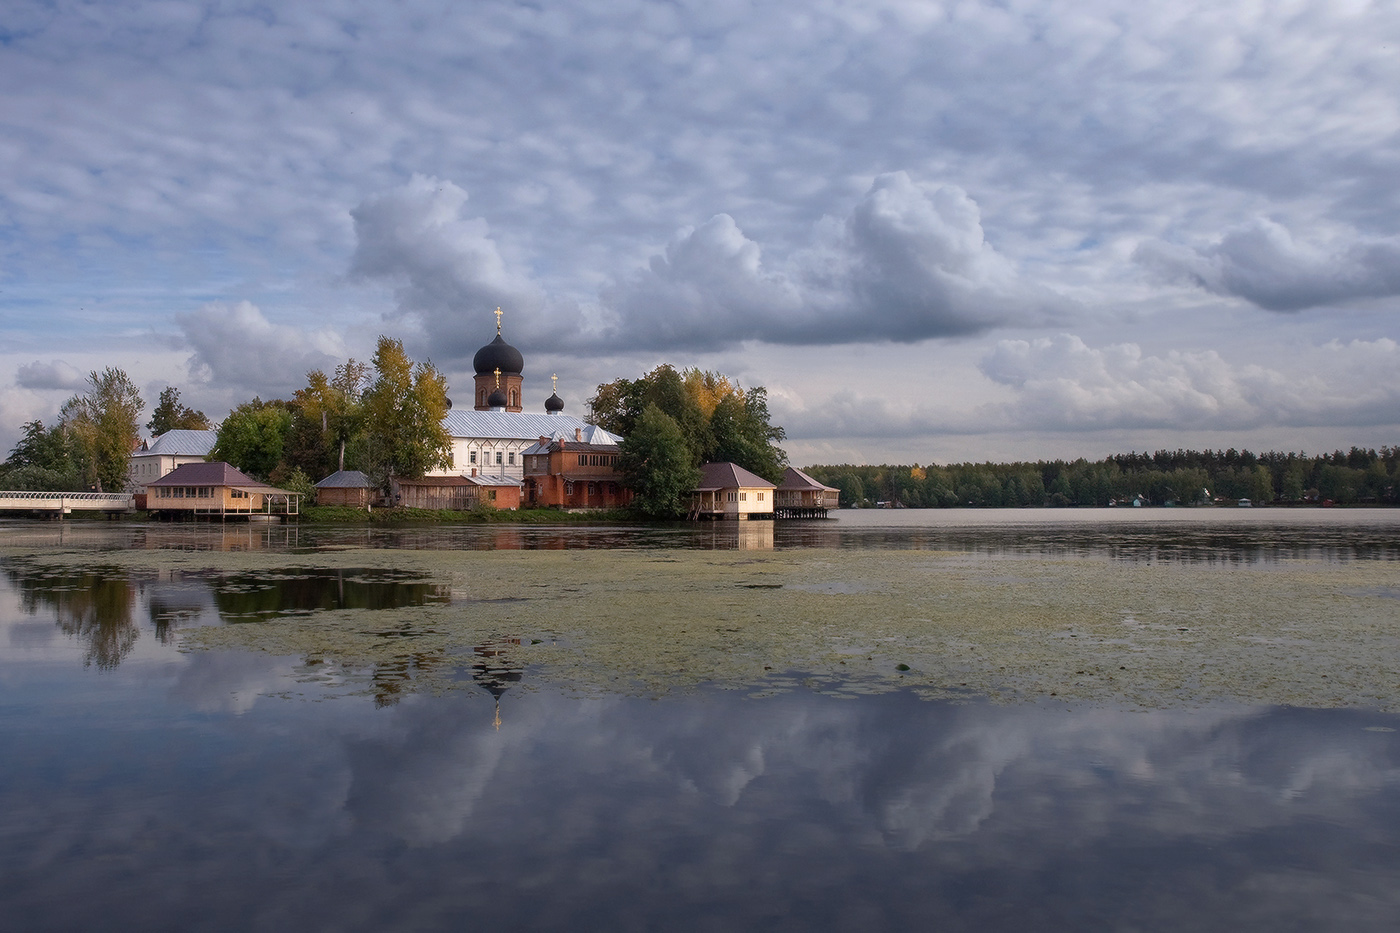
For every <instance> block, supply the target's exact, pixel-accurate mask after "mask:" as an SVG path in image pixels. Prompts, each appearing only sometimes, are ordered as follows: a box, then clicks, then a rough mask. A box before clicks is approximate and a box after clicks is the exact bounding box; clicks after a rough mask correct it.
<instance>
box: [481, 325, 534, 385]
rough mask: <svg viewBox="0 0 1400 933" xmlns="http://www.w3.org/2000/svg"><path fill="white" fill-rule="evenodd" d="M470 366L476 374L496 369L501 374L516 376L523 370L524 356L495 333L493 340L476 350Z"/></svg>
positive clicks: (488, 372)
mask: <svg viewBox="0 0 1400 933" xmlns="http://www.w3.org/2000/svg"><path fill="white" fill-rule="evenodd" d="M472 366H473V367H474V368H475V369H476V374H477V375H478V376H485V375H489V374H491V373H494V372H495V371H496V370H498V369H499V370H500V371H501V372H502V374H508V375H512V376H518V375H520V374H521V373H523V372H524V371H525V357H523V356H521V355H520V351H519V350H517V349H515V347H512V346H511V345H510V344H508V343H506V339H505V338H504V337H502V336H501V335H500V334H497V335H496V339H495V340H493V341H491V342H490V343H488V344H487V345H486V346H484V347H482V348H481V349H480V350H477V351H476V356H474V357H472Z"/></svg>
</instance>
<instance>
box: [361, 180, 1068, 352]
mask: <svg viewBox="0 0 1400 933" xmlns="http://www.w3.org/2000/svg"><path fill="white" fill-rule="evenodd" d="M466 203H467V192H466V191H464V190H462V189H461V188H460V187H458V186H457V185H455V184H452V183H451V182H444V181H440V180H438V179H435V178H427V177H424V176H414V178H413V179H412V180H411V181H410V182H409V183H408V184H406V185H404V186H402V187H400V188H396V189H393V190H391V191H388V192H385V193H383V194H380V195H376V196H375V197H372V198H369V199H367V200H366V201H364V202H363V203H362V204H361V205H360V206H359V207H357V208H355V209H354V210H353V211H352V212H351V214H352V216H353V217H354V220H355V232H356V237H357V246H356V249H355V254H354V256H353V258H352V260H351V274H352V275H353V276H356V277H361V278H366V279H380V278H382V279H388V280H391V281H393V282H395V283H396V298H397V301H398V306H399V311H400V312H401V313H404V314H411V315H416V316H418V317H419V318H420V319H421V320H422V321H423V322H424V329H425V331H427V333H428V334H429V335H430V337H431V338H432V343H433V345H434V346H440V347H442V346H445V347H447V348H449V349H450V350H454V351H455V352H456V353H458V354H461V355H465V353H466V352H467V351H468V350H474V349H475V347H476V346H478V345H479V344H480V337H479V336H478V335H476V334H475V333H474V332H472V331H470V330H469V329H465V328H463V327H462V326H461V325H462V319H461V316H462V314H463V312H465V311H475V310H477V309H487V308H491V307H494V306H497V305H501V306H503V307H507V308H510V309H511V310H512V311H514V310H525V311H526V312H527V314H526V315H524V317H525V323H524V325H523V326H521V325H517V327H518V329H517V330H516V331H515V332H516V333H520V332H521V331H522V330H523V331H524V332H525V333H526V334H527V335H528V336H529V337H530V338H531V340H532V342H533V344H534V345H535V346H537V347H540V348H542V349H552V348H554V347H558V346H561V345H565V344H566V343H567V345H570V346H573V347H575V348H579V347H584V348H591V349H596V350H613V351H627V350H674V349H681V348H684V349H688V350H692V351H694V350H702V349H721V348H725V347H731V346H735V345H737V344H740V343H742V342H745V341H762V342H766V343H776V344H809V345H810V344H842V343H851V342H879V341H890V340H894V341H918V340H924V339H928V338H931V337H947V336H959V335H965V334H972V333H978V332H983V331H986V330H989V329H991V328H993V327H996V326H999V325H1002V324H1006V323H1008V322H1011V321H1025V320H1030V319H1035V318H1038V317H1042V316H1043V315H1045V314H1046V313H1048V312H1049V311H1051V310H1052V309H1055V308H1057V307H1063V306H1064V305H1065V302H1064V301H1063V299H1059V298H1058V297H1057V296H1054V295H1053V294H1052V293H1050V292H1048V291H1045V290H1037V289H1033V288H1031V287H1028V286H1027V285H1025V284H1024V283H1022V282H1020V281H1019V280H1018V277H1017V275H1016V273H1015V271H1014V269H1013V267H1012V265H1011V263H1009V262H1008V261H1007V260H1006V259H1005V258H1004V257H1002V256H1001V255H999V254H998V253H997V252H996V250H995V249H993V247H992V246H991V244H989V243H988V242H987V241H986V237H985V235H984V233H983V230H982V226H981V220H980V215H979V211H978V208H977V204H976V203H975V202H974V201H973V200H972V199H971V198H970V197H968V195H967V193H966V192H964V191H963V190H962V189H960V188H958V187H956V186H952V185H947V186H942V187H931V186H926V185H921V184H918V183H916V182H914V181H913V180H912V179H911V178H910V177H909V176H908V175H907V174H906V173H904V172H893V173H890V174H886V175H881V176H879V177H877V178H876V179H875V180H874V182H873V183H872V184H871V186H870V188H869V190H868V191H867V192H866V194H865V196H864V197H863V198H862V199H861V200H860V201H859V202H858V203H857V204H856V205H855V207H854V209H853V210H852V212H851V213H850V215H849V216H848V217H847V218H846V220H844V221H834V220H830V219H828V220H827V221H824V222H823V223H821V224H819V225H818V226H817V228H816V230H815V231H813V234H812V237H811V241H812V242H811V245H809V246H808V247H806V248H803V249H800V250H798V251H796V252H795V253H794V254H793V255H792V256H790V257H789V258H787V259H786V260H782V259H780V260H778V261H777V262H776V263H773V264H771V265H766V264H765V262H764V256H763V253H764V250H763V248H762V247H761V246H760V244H759V243H757V242H756V241H754V240H752V239H750V238H749V237H748V236H746V235H745V233H744V232H743V231H742V230H741V229H740V228H739V225H738V223H737V222H736V221H735V220H734V218H733V217H732V216H730V215H729V214H717V215H715V216H714V217H712V218H711V219H710V220H709V221H707V222H706V223H704V224H702V225H701V226H699V227H697V228H689V227H688V228H684V229H682V230H681V231H680V232H679V233H677V235H676V236H675V237H674V238H673V239H672V240H671V242H670V243H669V244H668V245H667V247H666V249H665V251H664V253H662V254H658V255H654V256H653V257H652V258H651V260H650V262H649V263H648V265H647V266H646V268H644V269H641V270H639V271H637V272H635V273H633V274H631V275H628V276H624V277H622V278H621V279H619V280H615V281H614V282H612V283H611V284H610V285H608V286H606V287H605V288H604V289H603V290H602V292H601V294H600V296H599V299H598V304H599V310H598V312H597V315H596V316H595V317H594V318H592V319H587V318H585V317H584V314H583V312H582V310H580V309H579V308H578V306H576V305H571V304H570V303H569V302H567V301H562V300H551V299H549V298H547V297H546V296H545V294H544V291H543V289H542V288H540V287H539V286H538V285H536V284H534V283H533V282H532V281H531V280H530V278H529V277H528V275H527V274H526V273H524V272H522V271H520V270H518V269H513V268H511V267H510V266H509V264H508V263H507V262H506V261H505V260H504V258H503V257H502V254H501V251H500V249H499V248H498V245H497V243H496V242H495V241H494V240H493V238H492V236H491V233H490V229H489V227H488V225H487V223H486V222H485V221H484V220H483V219H481V218H469V217H466V216H465V215H464V208H465V206H466ZM570 316H571V317H572V318H573V319H572V320H569V321H566V320H565V319H566V318H567V317H570ZM561 324H562V325H563V326H562V327H561V326H560V325H561Z"/></svg>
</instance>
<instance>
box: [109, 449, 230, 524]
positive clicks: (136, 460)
mask: <svg viewBox="0 0 1400 933" xmlns="http://www.w3.org/2000/svg"><path fill="white" fill-rule="evenodd" d="M218 439H219V432H218V431H186V430H183V429H177V430H174V431H166V432H165V433H164V434H162V435H160V436H159V437H155V438H152V439H151V441H150V443H147V442H146V441H142V442H141V446H140V447H138V448H136V449H135V450H133V451H132V452H131V459H130V461H129V462H128V464H127V470H126V491H127V492H134V493H135V494H136V507H137V508H138V509H143V508H145V507H146V505H145V502H144V501H143V499H144V498H145V496H146V484H148V483H150V482H151V481H152V480H157V479H160V478H161V477H162V476H164V475H166V474H167V473H169V472H170V471H171V470H173V469H175V468H176V467H178V466H183V465H185V464H186V463H203V462H204V461H205V460H206V459H208V457H209V451H211V450H213V449H214V442H215V441H217V440H218Z"/></svg>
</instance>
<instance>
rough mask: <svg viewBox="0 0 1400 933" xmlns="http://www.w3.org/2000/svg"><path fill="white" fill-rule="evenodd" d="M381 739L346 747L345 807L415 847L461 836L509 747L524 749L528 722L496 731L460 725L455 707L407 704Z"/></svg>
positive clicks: (359, 819)
mask: <svg viewBox="0 0 1400 933" xmlns="http://www.w3.org/2000/svg"><path fill="white" fill-rule="evenodd" d="M393 715H394V729H393V730H392V733H391V734H390V735H387V736H383V737H377V738H375V739H358V740H354V741H351V742H350V743H349V745H348V748H347V756H348V758H349V761H350V767H351V770H352V774H353V779H352V783H351V787H350V796H349V799H348V801H347V803H346V806H347V809H348V810H349V812H350V814H351V815H352V816H353V817H354V819H355V821H356V823H357V824H358V825H359V826H360V827H362V828H365V829H370V830H374V831H378V832H386V833H389V834H390V835H393V836H397V837H398V838H400V839H403V840H404V841H405V842H408V843H411V844H413V845H431V844H435V843H442V842H447V841H449V840H451V839H454V838H456V837H457V836H458V835H460V834H461V833H462V831H463V829H464V827H465V826H466V825H467V821H468V819H469V818H470V817H471V815H472V811H473V810H474V809H475V807H476V804H477V801H478V800H479V799H480V798H481V795H482V792H483V791H484V789H485V787H486V785H487V783H488V782H490V780H491V778H492V777H493V776H494V775H495V773H496V768H497V766H498V765H499V763H500V760H501V755H502V753H503V751H504V749H505V747H506V745H507V742H508V741H511V740H514V741H515V742H516V743H528V741H529V739H530V737H531V732H530V728H529V726H528V724H526V723H515V722H512V724H511V729H510V731H509V732H508V733H498V732H496V731H495V730H494V729H492V728H491V727H490V724H489V723H486V722H475V721H466V720H463V719H462V718H461V710H460V708H458V707H456V706H455V705H443V704H434V703H419V702H413V701H410V702H408V703H404V704H401V705H400V706H398V707H395V709H394V713H393Z"/></svg>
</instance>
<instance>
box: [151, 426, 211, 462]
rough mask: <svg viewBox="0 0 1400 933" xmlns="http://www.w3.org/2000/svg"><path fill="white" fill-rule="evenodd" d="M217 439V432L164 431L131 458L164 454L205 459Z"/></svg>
mask: <svg viewBox="0 0 1400 933" xmlns="http://www.w3.org/2000/svg"><path fill="white" fill-rule="evenodd" d="M218 439H219V432H218V431H187V430H184V429H183V428H181V429H176V430H174V431H166V432H165V433H164V434H162V435H161V436H160V437H157V438H155V439H154V440H152V441H151V443H150V445H149V446H148V447H147V449H145V450H137V451H133V452H132V454H131V455H132V456H133V457H148V456H151V455H152V454H164V455H165V456H167V457H170V456H177V457H207V456H209V451H211V450H213V449H214V442H215V441H216V440H218Z"/></svg>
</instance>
